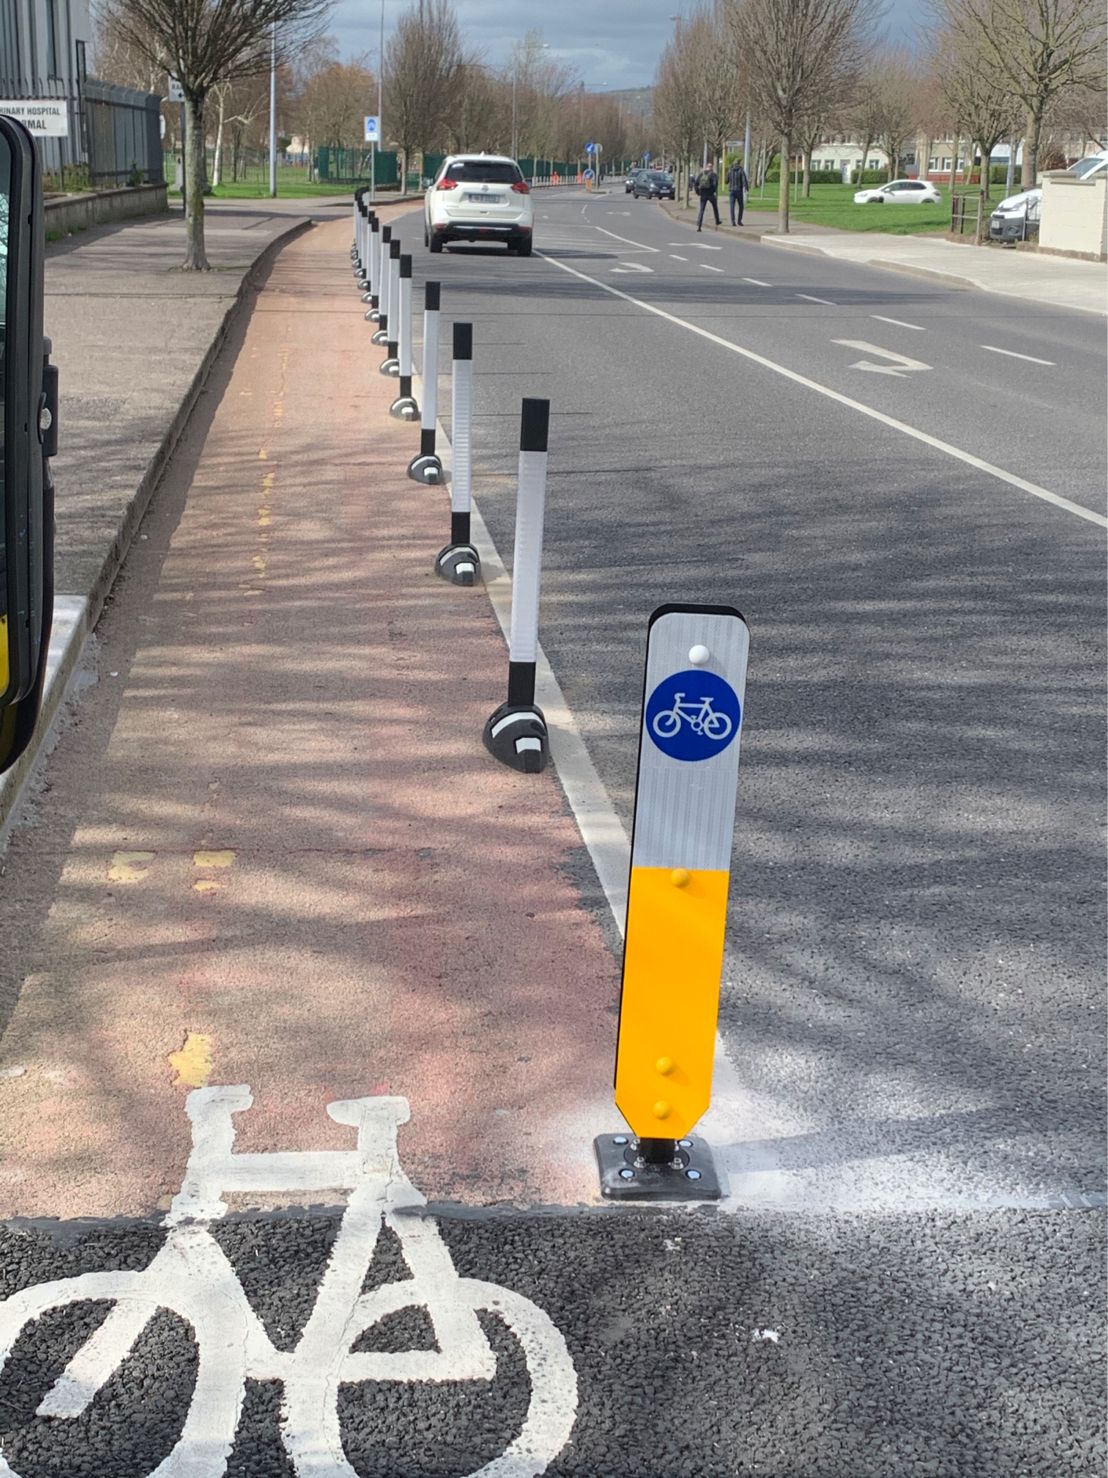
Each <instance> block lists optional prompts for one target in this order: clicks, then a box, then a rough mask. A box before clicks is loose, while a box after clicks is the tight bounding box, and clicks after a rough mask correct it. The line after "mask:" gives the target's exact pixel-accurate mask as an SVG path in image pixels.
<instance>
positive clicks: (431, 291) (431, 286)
mask: <svg viewBox="0 0 1108 1478" xmlns="http://www.w3.org/2000/svg"><path fill="white" fill-rule="evenodd" d="M441 292H442V288H441V286H440V284H439V283H437V282H425V283H424V284H423V306H424V307H425V308H427V309H428V310H429V311H430V312H432V313H437V312H438V311H439V296H440V294H441Z"/></svg>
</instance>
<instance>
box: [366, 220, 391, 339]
mask: <svg viewBox="0 0 1108 1478" xmlns="http://www.w3.org/2000/svg"><path fill="white" fill-rule="evenodd" d="M391 247H392V227H391V226H382V227H381V239H380V241H379V242H378V243H377V261H376V263H375V264H374V265H375V271H374V285H373V291H374V299H373V307H372V308H371V309H370V311H369V312H368V313H367V314H366V317H367V318H368V319H369V321H370V322H371V323H375V324H376V325H377V332H376V333H375V334H374V335H373V338H372V339H371V340H370V343H371V344H383V343H384V342H385V339H386V337H387V335H386V333H385V332H384V330H385V329H387V327H388V324H387V322H386V321H385V320H386V316H387V314H388V311H389V303H388V293H389V274H388V266H387V264H388V257H389V251H390V249H391Z"/></svg>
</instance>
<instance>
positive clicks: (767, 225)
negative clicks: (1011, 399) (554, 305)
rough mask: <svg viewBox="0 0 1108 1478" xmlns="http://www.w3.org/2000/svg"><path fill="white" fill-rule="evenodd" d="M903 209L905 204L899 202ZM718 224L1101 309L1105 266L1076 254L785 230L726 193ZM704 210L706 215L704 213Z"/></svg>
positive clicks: (745, 234)
mask: <svg viewBox="0 0 1108 1478" xmlns="http://www.w3.org/2000/svg"><path fill="white" fill-rule="evenodd" d="M664 208H665V209H666V211H667V212H668V213H669V214H670V215H671V216H673V218H674V219H675V220H679V221H684V222H693V223H695V221H696V214H697V213H696V209H695V208H690V209H688V210H686V209H685V207H684V206H682V205H669V204H666V205H665V207H664ZM903 208H904V209H908V207H907V206H905V207H903ZM719 209H720V216H721V218H722V221H723V224H722V225H721V226H720V230H721V231H722V232H724V233H726V234H727V235H730V236H735V237H737V238H739V239H740V240H742V241H758V242H762V243H764V244H765V245H767V246H779V247H781V248H782V249H783V250H786V251H799V252H808V253H811V254H814V255H816V256H824V257H835V258H836V259H837V260H839V261H843V262H855V263H857V264H858V265H860V266H867V267H884V268H887V269H889V270H890V271H894V272H907V273H910V274H911V275H913V276H916V277H930V278H934V279H935V280H937V281H940V282H948V283H952V284H955V285H956V286H959V287H971V288H975V289H977V290H978V291H979V292H988V293H1000V294H1002V295H1004V296H1006V297H1013V298H1020V299H1022V300H1023V301H1024V302H1027V303H1042V304H1045V305H1046V306H1047V307H1049V308H1071V309H1075V310H1077V311H1078V312H1082V313H1100V314H1108V268H1106V267H1105V265H1104V263H1103V262H1085V261H1078V260H1076V259H1073V258H1069V257H1055V256H1048V255H1044V254H1040V253H1038V252H1030V251H1016V250H1011V249H1008V248H1005V247H999V246H975V245H973V244H972V243H971V242H968V241H954V240H950V239H948V238H947V237H944V236H897V235H893V234H892V233H891V232H885V231H838V230H835V229H834V228H833V227H830V226H814V225H811V224H810V223H808V222H807V221H798V222H797V223H796V229H795V230H791V231H790V232H789V234H788V235H787V236H782V235H781V234H780V233H779V232H778V230H777V215H776V212H774V213H773V214H771V213H770V212H768V211H758V210H750V209H749V208H748V209H747V210H746V212H745V213H744V216H743V224H742V225H741V226H731V225H730V224H729V223H728V219H727V200H726V198H724V197H721V199H720V203H719ZM709 218H710V217H709Z"/></svg>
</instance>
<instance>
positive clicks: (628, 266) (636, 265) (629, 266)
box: [612, 262, 654, 273]
mask: <svg viewBox="0 0 1108 1478" xmlns="http://www.w3.org/2000/svg"><path fill="white" fill-rule="evenodd" d="M612 271H613V272H625V273H626V272H653V271H654V268H653V267H647V266H646V265H645V264H644V263H642V262H623V263H622V264H621V265H620V266H618V267H613V268H612Z"/></svg>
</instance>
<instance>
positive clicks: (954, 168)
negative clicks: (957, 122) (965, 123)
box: [950, 134, 961, 197]
mask: <svg viewBox="0 0 1108 1478" xmlns="http://www.w3.org/2000/svg"><path fill="white" fill-rule="evenodd" d="M960 142H961V141H960V139H959V138H958V135H957V134H955V135H954V139H953V141H952V143H951V145H950V151H951V152H950V194H951V196H952V197H953V195H954V187H955V185H956V184H957V183H958V145H959V143H960Z"/></svg>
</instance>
